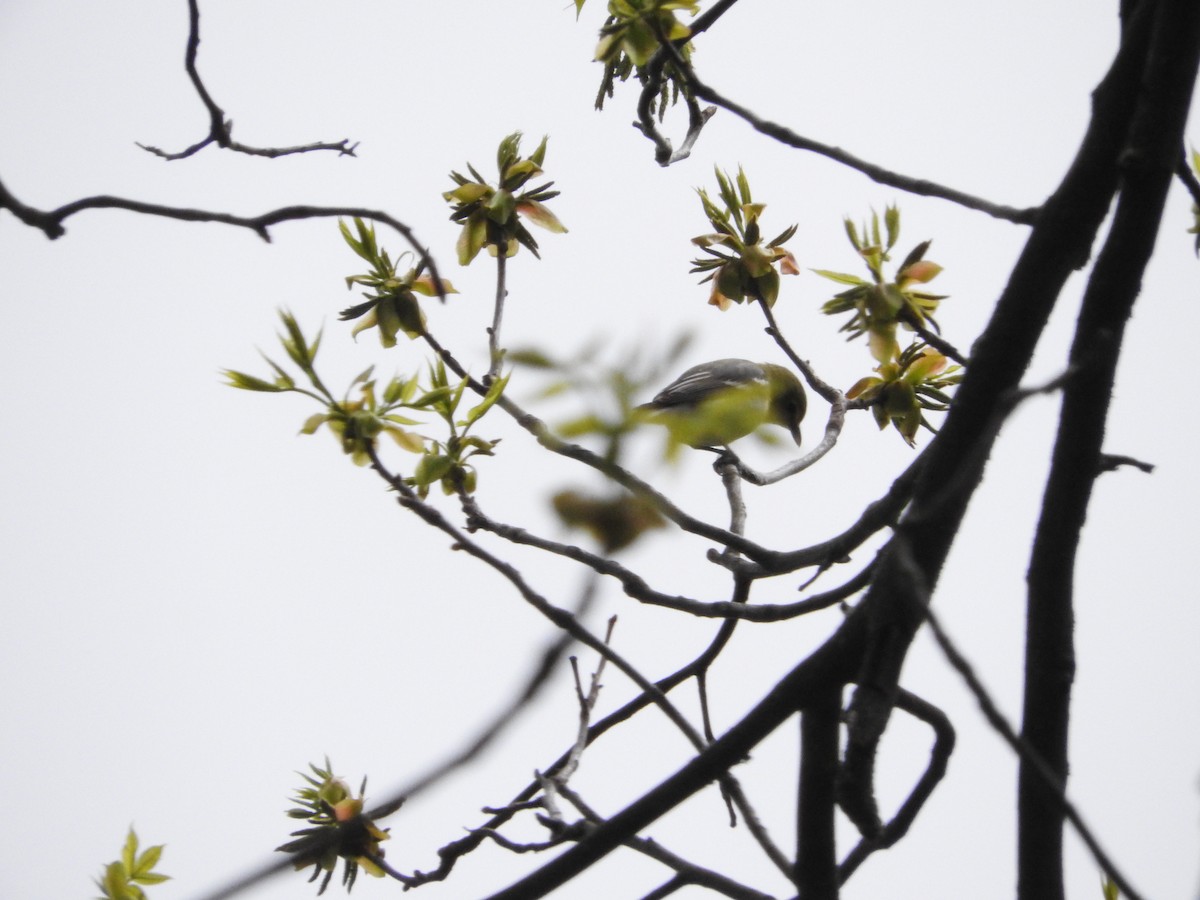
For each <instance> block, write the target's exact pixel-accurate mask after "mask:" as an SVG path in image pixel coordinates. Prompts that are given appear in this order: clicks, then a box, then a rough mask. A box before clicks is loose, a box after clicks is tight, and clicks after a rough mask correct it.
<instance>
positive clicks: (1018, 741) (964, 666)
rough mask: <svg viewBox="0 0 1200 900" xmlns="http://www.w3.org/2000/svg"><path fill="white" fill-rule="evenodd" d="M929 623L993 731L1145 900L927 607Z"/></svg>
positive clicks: (1128, 889) (1105, 862)
mask: <svg viewBox="0 0 1200 900" xmlns="http://www.w3.org/2000/svg"><path fill="white" fill-rule="evenodd" d="M925 620H926V621H927V622H928V623H929V628H930V631H932V632H933V636H934V639H935V640H936V641H937V644H938V646H939V647H941V649H942V653H943V654H944V655H945V657H946V660H947V661H948V662H949V663H950V665H951V666H953V667H954V670H955V671H956V672H958V674H959V675H960V676H961V677H962V680H963V682H964V683H965V684H966V686H967V689H968V690H970V692H971V693H972V694H973V695H974V696H975V701H976V703H978V704H979V708H980V710H981V711H982V712H983V717H984V718H985V719H986V720H987V722H988V724H989V725H991V726H992V729H993V730H994V731H995V732H996V733H997V734H999V735H1000V737H1002V738H1003V739H1004V742H1005V743H1006V744H1008V745H1009V747H1011V748H1012V749H1013V751H1014V752H1015V753H1016V754H1017V755H1018V756H1020V757H1021V759H1022V760H1024V761H1025V762H1026V763H1027V764H1028V765H1030V766H1032V767H1033V768H1034V769H1035V770H1036V771H1037V773H1038V774H1039V775H1040V776H1041V777H1042V779H1043V781H1044V782H1045V784H1046V787H1047V788H1049V789H1050V790H1051V791H1053V792H1054V794H1055V796H1056V797H1057V798H1058V800H1059V802H1060V803H1062V809H1063V815H1065V816H1066V818H1067V819H1068V821H1070V823H1071V824H1072V825H1073V826H1074V827H1075V832H1076V834H1078V835H1079V837H1080V839H1081V840H1082V841H1083V842H1084V844H1086V845H1087V848H1088V850H1090V851H1091V854H1092V857H1093V858H1094V859H1095V860H1096V862H1097V863H1099V864H1100V868H1102V869H1103V870H1104V871H1105V873H1107V874H1108V876H1109V877H1110V878H1112V880H1113V881H1114V882H1115V883H1116V884H1117V886H1118V887H1119V888H1120V889H1121V893H1122V894H1123V895H1124V896H1125V897H1127V898H1128V900H1144V898H1143V895H1142V894H1140V893H1138V892H1137V891H1136V890H1134V888H1133V886H1132V885H1131V884H1130V882H1129V879H1128V878H1126V877H1125V876H1124V875H1122V874H1121V870H1120V869H1118V868H1117V866H1116V863H1115V862H1113V859H1112V857H1111V856H1109V855H1108V853H1107V852H1106V851H1105V850H1104V848H1103V847H1102V846H1101V845H1100V841H1099V839H1098V838H1097V837H1096V836H1095V835H1094V834H1093V833H1092V830H1091V828H1089V827H1088V825H1087V823H1086V822H1084V821H1083V817H1082V816H1081V815H1080V814H1079V810H1077V809H1076V808H1075V804H1073V803H1072V802H1071V800H1070V799H1069V798H1068V797H1067V792H1066V790H1065V789H1064V788H1063V785H1062V782H1061V781H1060V780H1059V778H1058V776H1057V775H1055V774H1054V772H1053V771H1052V770H1051V769H1050V767H1049V766H1047V765H1046V763H1045V761H1044V760H1043V759H1042V758H1041V757H1040V756H1039V755H1038V754H1037V753H1036V752H1034V750H1033V748H1032V747H1030V746H1029V744H1028V742H1027V741H1026V740H1025V739H1024V738H1023V737H1021V736H1020V735H1019V734H1017V732H1016V730H1015V729H1014V728H1013V727H1012V725H1010V724H1009V722H1008V720H1007V719H1006V718H1005V717H1004V714H1003V713H1002V712H1000V708H999V707H998V706H997V705H996V702H995V701H994V700H993V699H992V697H991V694H990V693H988V690H987V688H985V687H984V686H983V682H982V681H981V680H980V679H979V676H978V675H976V674H975V670H974V668H973V667H972V666H971V664H970V663H969V662H968V661H967V659H966V657H964V656H963V655H962V653H960V652H959V651H958V648H957V647H955V645H954V643H953V642H952V641H951V640H950V636H949V635H948V634H947V633H946V631H945V629H943V628H942V625H941V622H940V621H939V620H938V618H937V616H935V615H934V614H933V610H932V609H930V607H929V606H928V605H926V607H925Z"/></svg>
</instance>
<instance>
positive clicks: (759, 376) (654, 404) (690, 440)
mask: <svg viewBox="0 0 1200 900" xmlns="http://www.w3.org/2000/svg"><path fill="white" fill-rule="evenodd" d="M807 406H808V400H807V398H806V397H805V394H804V386H803V385H802V384H801V383H800V380H799V379H798V378H797V377H796V376H795V375H794V374H792V373H791V372H790V371H789V370H787V369H785V368H784V367H783V366H777V365H774V364H773V363H756V362H750V361H749V360H747V359H714V360H713V361H712V362H706V363H701V364H700V365H698V366H692V368H690V369H688V370H687V371H686V372H684V373H683V374H682V375H680V376H679V377H678V378H676V379H675V380H674V381H672V382H671V383H670V384H669V385H667V386H666V387H665V388H663V389H662V390H661V391H659V392H658V394H657V395H656V396H655V398H654V399H653V400H651V401H650V402H649V403H643V404H642V405H641V406H639V407H638V409H639V410H643V411H645V413H646V416H647V418H648V419H650V420H651V421H654V422H659V423H660V424H663V425H666V426H667V428H669V429H670V430H671V435H672V437H673V438H674V439H675V440H676V441H678V442H679V443H681V444H687V445H688V446H690V447H719V446H723V445H725V444H729V443H732V442H733V441H736V440H737V439H738V438H741V437H745V436H746V435H748V434H749V433H750V432H752V431H754V430H755V429H756V428H758V427H759V426H760V425H780V426H782V427H784V428H786V429H787V430H788V431H789V432H791V435H792V438H793V439H794V440H795V441H796V443H797V444H799V443H800V421H801V420H802V419H803V418H804V413H805V410H806V409H807Z"/></svg>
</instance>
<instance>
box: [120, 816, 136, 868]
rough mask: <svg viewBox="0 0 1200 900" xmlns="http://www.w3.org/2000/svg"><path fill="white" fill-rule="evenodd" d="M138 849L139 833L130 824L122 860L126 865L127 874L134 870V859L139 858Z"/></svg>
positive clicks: (122, 851) (122, 849) (122, 850)
mask: <svg viewBox="0 0 1200 900" xmlns="http://www.w3.org/2000/svg"><path fill="white" fill-rule="evenodd" d="M137 849H138V838H137V833H136V832H135V831H134V830H133V826H132V825H131V826H129V833H128V834H126V835H125V846H124V847H122V848H121V862H122V864H123V865H124V867H125V873H126V874H128V873H130V872H132V871H133V865H134V861H135V860H136V859H137Z"/></svg>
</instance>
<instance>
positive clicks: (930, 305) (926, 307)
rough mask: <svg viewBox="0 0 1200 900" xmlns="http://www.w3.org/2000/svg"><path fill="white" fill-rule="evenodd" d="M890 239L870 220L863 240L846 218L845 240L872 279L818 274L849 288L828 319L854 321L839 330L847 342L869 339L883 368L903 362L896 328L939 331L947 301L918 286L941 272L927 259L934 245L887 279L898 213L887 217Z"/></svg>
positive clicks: (890, 211)
mask: <svg viewBox="0 0 1200 900" xmlns="http://www.w3.org/2000/svg"><path fill="white" fill-rule="evenodd" d="M884 223H885V228H886V238H885V237H884V236H883V235H881V234H880V230H879V216H878V214H876V213H874V212H873V213H872V214H871V223H870V226H869V228H868V226H867V225H866V224H865V223H864V225H863V227H862V232H861V235H860V232H859V229H857V228H856V227H855V226H854V222H853V221H852V220H851V219H850V218H846V220H845V226H846V236H847V237H848V238H849V239H850V243H851V244H852V245H853V246H854V249H855V250H856V251H858V254H859V256H860V257H861V258H862V260H863V262H864V263H865V264H866V267H867V270H868V271H869V273H870V278H869V279H865V278H862V277H860V276H858V275H852V274H847V273H845V272H832V271H829V270H827V269H814V270H813V271H814V272H816V273H817V274H818V275H820V276H822V277H823V278H828V279H829V280H830V281H836V282H838V283H839V284H847V285H850V287H848V288H847V289H846V290H844V291H842V292H840V293H838V294H836V295H835V296H834V297H833V298H832V299H831V300H829V301H827V302H826V303H825V305H824V306H823V307H822V311H823V312H824V313H825V314H826V315H831V316H834V315H840V314H841V313H850V319H849V321H847V322H846V324H844V325H843V326H842V327H841V329H840V330H841V331H844V332H847V334H848V339H849V340H854V339H855V338H858V337H861V336H862V335H864V334H865V335H867V340H868V342H869V345H870V348H871V354H872V355H873V356H874V357H875V359H876V360H877V361H879V362H880V363H890V362H893V361H894V360H897V359H898V358H899V356H900V346H899V343H898V342H897V340H896V326H897V325H904V326H905V327H907V328H909V329H910V330H911V329H912V327H913V326H914V325H916V326H920V327H923V328H924V327H929V328H932V329H933V330H934V331H940V329H939V328H938V324H937V321H936V320H935V319H934V318H933V314H934V312H936V311H937V307H938V304H939V303H940V302H941V301H942V300H944V299H946V298H945V296H944V295H938V294H929V293H926V292H924V291H921V290H918V289H917V287H916V286H918V285H922V284H925V283H927V282H929V281H931V280H933V279H934V278H936V277H937V275H938V273H939V272H941V271H942V267H941V266H939V265H938V264H937V263H935V262H930V261H929V260H926V259H925V253H926V251H927V250H928V249H929V245H930V243H931V242H930V241H922V242H921V243H920V244H917V246H916V247H914V248H913V249H912V250H911V251H910V252H909V254H908V256H906V257H905V258H904V261H903V262H902V263H900V266H899V268H898V269H897V270H896V273H895V276H894V277H893V278H891V279H888V278H887V276H886V275H885V273H884V268H883V266H884V263H886V262H889V261H890V259H891V257H890V255H889V254H890V251H891V250H892V248H893V247H895V245H896V241H897V240H898V239H899V237H900V210H899V209H897V208H896V207H895V206H889V207H888V208H887V210H886V211H885V213H884Z"/></svg>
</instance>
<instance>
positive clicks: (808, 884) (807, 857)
mask: <svg viewBox="0 0 1200 900" xmlns="http://www.w3.org/2000/svg"><path fill="white" fill-rule="evenodd" d="M841 715H842V692H841V688H840V687H838V688H837V689H834V690H830V691H827V692H826V693H824V694H822V695H821V696H820V697H819V698H818V699H817V701H816V702H814V703H812V704H810V705H809V706H807V707H805V708H804V710H803V711H802V712H801V713H800V783H799V789H798V791H797V796H796V886H797V887H798V888H799V889H800V896H801V897H803V898H804V900H837V896H838V877H837V875H838V868H837V842H836V840H835V838H834V827H833V826H834V812H835V810H836V809H837V804H836V803H835V793H836V792H835V790H834V785H835V784H836V782H837V771H838V749H839V748H838V735H839V726H840V722H841Z"/></svg>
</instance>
